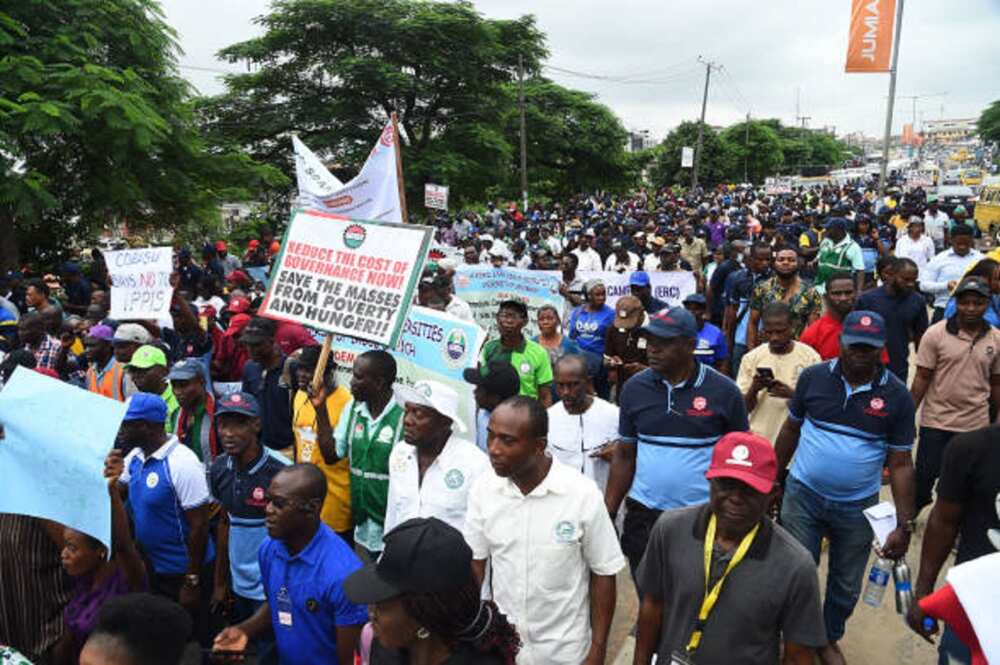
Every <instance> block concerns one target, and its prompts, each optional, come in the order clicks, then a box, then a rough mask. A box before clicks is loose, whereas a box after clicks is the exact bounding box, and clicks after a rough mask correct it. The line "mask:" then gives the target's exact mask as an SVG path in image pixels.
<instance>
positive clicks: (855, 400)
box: [788, 360, 915, 502]
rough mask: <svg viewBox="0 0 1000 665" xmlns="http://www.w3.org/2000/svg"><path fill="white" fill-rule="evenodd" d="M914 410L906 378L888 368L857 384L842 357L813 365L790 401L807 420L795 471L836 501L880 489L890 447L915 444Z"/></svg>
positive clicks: (794, 412)
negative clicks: (843, 366) (842, 365)
mask: <svg viewBox="0 0 1000 665" xmlns="http://www.w3.org/2000/svg"><path fill="white" fill-rule="evenodd" d="M914 412H915V409H914V406H913V398H912V397H910V391H908V390H907V389H906V384H904V383H903V382H902V381H900V380H899V379H898V378H896V376H895V375H893V374H892V372H889V371H886V370H885V369H883V370H882V371H881V372H880V373H879V376H878V377H877V378H876V379H875V380H874V381H872V383H868V384H865V385H863V386H858V387H857V388H851V386H850V384H849V383H847V381H846V380H845V379H844V376H843V374H842V373H841V371H840V367H839V361H838V360H830V361H827V362H824V363H819V364H817V365H813V366H812V367H807V368H806V369H804V370H803V371H802V374H801V375H800V376H799V380H798V383H796V384H795V394H794V395H793V396H792V399H791V400H789V402H788V417H789V418H791V419H792V420H795V421H798V422H800V423H802V430H801V433H800V435H799V445H798V448H796V450H795V458H794V460H793V462H792V469H791V472H790V473H791V475H793V476H795V478H796V479H797V480H799V481H801V482H802V483H803V484H804V485H806V486H807V487H808V488H809V489H811V490H812V491H814V492H816V493H817V494H819V495H821V496H823V497H824V498H826V499H829V500H831V501H845V502H847V501H860V500H862V499H866V498H868V497H870V496H872V495H874V494H877V493H878V491H879V487H880V486H881V483H882V466H883V464H885V458H886V454H887V452H888V451H890V450H891V451H903V452H909V450H910V449H911V448H913V438H914V434H915V433H914V426H913V417H914Z"/></svg>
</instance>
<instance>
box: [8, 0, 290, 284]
mask: <svg viewBox="0 0 1000 665" xmlns="http://www.w3.org/2000/svg"><path fill="white" fill-rule="evenodd" d="M176 53H177V44H176V41H175V35H174V33H173V31H172V30H171V29H170V28H169V27H168V26H167V25H166V24H165V23H164V21H163V16H162V13H161V11H160V9H159V6H158V4H157V3H156V2H154V1H153V0H34V1H32V2H14V3H5V4H4V6H3V8H2V9H0V174H2V175H0V219H2V220H3V225H4V227H5V228H6V229H9V228H11V227H13V229H14V233H10V234H6V237H5V238H4V242H3V243H2V244H3V247H4V250H5V251H4V252H3V256H0V262H3V263H6V264H7V265H10V264H12V263H13V262H15V261H16V260H17V259H18V256H17V255H18V247H19V246H24V247H31V248H32V250H33V253H34V254H35V256H36V257H38V256H46V255H48V254H53V255H58V254H60V253H61V252H62V251H65V249H66V247H67V244H68V243H67V241H68V240H71V239H73V238H85V237H87V236H88V235H90V234H91V233H92V232H93V231H95V230H97V229H99V228H101V227H103V226H105V225H108V224H112V223H117V222H119V221H127V222H128V223H129V226H130V227H131V228H142V227H143V226H147V225H148V226H177V225H179V224H185V223H194V224H197V223H198V222H200V221H205V220H211V219H214V218H217V217H218V213H217V209H216V206H217V204H218V203H219V202H220V200H222V199H223V198H227V197H246V196H247V191H248V190H247V189H246V187H245V186H246V185H251V186H254V185H256V184H257V183H260V182H263V181H268V182H271V183H274V182H278V181H280V180H281V179H282V178H283V176H281V175H280V174H278V173H275V172H273V171H271V170H269V169H261V168H260V167H257V166H256V165H254V164H253V163H252V162H251V161H250V160H249V158H247V157H245V156H242V155H238V154H231V153H225V152H210V151H207V150H206V149H205V146H204V144H203V142H202V140H201V139H200V137H199V134H198V131H197V128H196V125H195V123H194V116H193V113H192V106H191V103H190V92H189V89H188V86H187V84H186V83H185V82H184V81H183V79H181V78H180V77H179V76H178V75H177V71H176V63H175V57H176Z"/></svg>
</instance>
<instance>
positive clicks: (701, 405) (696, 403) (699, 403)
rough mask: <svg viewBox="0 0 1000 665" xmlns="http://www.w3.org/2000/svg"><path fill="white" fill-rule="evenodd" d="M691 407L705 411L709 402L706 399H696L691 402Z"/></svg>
mask: <svg viewBox="0 0 1000 665" xmlns="http://www.w3.org/2000/svg"><path fill="white" fill-rule="evenodd" d="M691 406H693V407H694V408H695V409H697V410H698V411H704V410H705V407H706V406H708V400H707V399H705V398H704V397H695V398H694V399H693V400H691Z"/></svg>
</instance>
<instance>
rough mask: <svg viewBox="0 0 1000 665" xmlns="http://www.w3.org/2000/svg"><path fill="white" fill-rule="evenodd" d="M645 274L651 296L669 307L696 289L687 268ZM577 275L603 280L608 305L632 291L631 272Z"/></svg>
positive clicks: (579, 273)
mask: <svg viewBox="0 0 1000 665" xmlns="http://www.w3.org/2000/svg"><path fill="white" fill-rule="evenodd" d="M560 274H561V273H560ZM646 274H647V275H649V285H650V287H652V293H653V297H654V298H657V299H659V300H662V301H663V302H665V303H667V305H669V306H670V307H676V306H677V305H680V304H681V301H682V300H684V299H685V298H687V297H688V296H689V295H691V294H692V293H694V292H695V290H696V289H697V282H696V281H695V278H694V273H692V272H688V271H687V270H676V271H672V272H661V271H659V270H654V271H652V272H648V273H646ZM577 276H579V277H580V279H582V280H583V281H584V282H586V281H589V280H591V279H599V280H601V281H602V282H604V286H605V287H606V292H607V301H606V304H607V306H608V307H614V306H615V303H616V302H618V299H619V298H621V297H622V296H627V295H630V294H631V292H632V288H631V287H630V286H629V283H628V280H629V277H631V273H619V272H614V271H611V272H607V271H601V272H596V271H594V272H591V271H583V272H578V273H577Z"/></svg>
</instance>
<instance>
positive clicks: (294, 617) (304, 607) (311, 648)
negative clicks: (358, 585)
mask: <svg viewBox="0 0 1000 665" xmlns="http://www.w3.org/2000/svg"><path fill="white" fill-rule="evenodd" d="M257 558H258V562H259V565H260V572H261V577H262V579H263V582H264V592H265V593H266V594H267V601H268V605H269V606H270V610H271V625H272V626H273V628H274V638H275V642H276V643H277V645H278V658H279V660H281V662H282V663H285V664H286V665H331V664H334V663H340V661H339V660H338V658H337V627H338V626H361V625H363V624H364V623H365V622H367V621H368V609H367V608H365V607H363V606H361V605H355V604H354V603H352V602H351V601H350V600H348V599H347V596H346V595H345V594H344V580H345V579H347V577H348V576H349V575H350V574H351V573H353V572H354V571H355V570H357V569H359V568H361V561H360V559H358V557H357V555H355V554H354V552H352V551H351V549H350V548H349V547H348V546H347V543H345V542H344V541H343V540H342V539H341V538H340V536H338V535H337V534H335V533H334V532H333V531H332V530H331V529H330V527H328V526H327V525H325V524H320V525H319V529H318V530H317V531H316V535H315V536H313V539H312V540H311V541H309V544H308V545H307V546H306V547H305V549H303V550H302V551H301V552H299V553H298V554H296V555H295V556H292V555H291V554H289V553H288V549H287V548H286V547H285V544H284V543H282V542H281V541H278V540H272V539H271V538H267V539H266V540H265V541H264V543H263V544H262V545H261V546H260V552H259V553H258V555H257ZM340 665H350V663H340Z"/></svg>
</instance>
